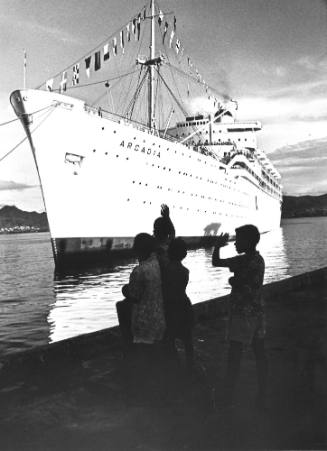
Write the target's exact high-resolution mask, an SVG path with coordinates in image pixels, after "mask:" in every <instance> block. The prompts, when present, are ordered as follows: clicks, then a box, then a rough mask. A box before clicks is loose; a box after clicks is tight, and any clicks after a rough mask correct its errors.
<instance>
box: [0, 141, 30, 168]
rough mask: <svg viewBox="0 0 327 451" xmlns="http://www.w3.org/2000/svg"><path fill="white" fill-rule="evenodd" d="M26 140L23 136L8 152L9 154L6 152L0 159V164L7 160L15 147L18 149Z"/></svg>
mask: <svg viewBox="0 0 327 451" xmlns="http://www.w3.org/2000/svg"><path fill="white" fill-rule="evenodd" d="M26 140H27V136H25V138H23V139H22V140H21V141H20V142H19V143H18V144H16V145H15V146H14V147H13V148H12V149H11V150H9V152H7V153H6V154H5V155H4V156H3V157H1V158H0V163H1V162H2V161H3V160H4V159H5V158H7V157H8V156H9V155H10V154H11V153H12V152H14V150H16V149H17V147H19V146H20V145H21V144H23V142H24V141H26Z"/></svg>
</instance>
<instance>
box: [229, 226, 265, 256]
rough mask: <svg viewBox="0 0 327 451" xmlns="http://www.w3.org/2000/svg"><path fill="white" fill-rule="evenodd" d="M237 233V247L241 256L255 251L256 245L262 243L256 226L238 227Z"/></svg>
mask: <svg viewBox="0 0 327 451" xmlns="http://www.w3.org/2000/svg"><path fill="white" fill-rule="evenodd" d="M235 231H236V240H235V247H236V250H237V252H238V253H239V254H241V253H242V252H249V251H253V250H255V248H256V245H257V244H258V243H259V241H260V232H259V230H258V229H257V227H256V226H254V225H252V224H247V225H244V226H241V227H238V228H237V229H235Z"/></svg>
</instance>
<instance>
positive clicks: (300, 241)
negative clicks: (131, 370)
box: [0, 218, 327, 354]
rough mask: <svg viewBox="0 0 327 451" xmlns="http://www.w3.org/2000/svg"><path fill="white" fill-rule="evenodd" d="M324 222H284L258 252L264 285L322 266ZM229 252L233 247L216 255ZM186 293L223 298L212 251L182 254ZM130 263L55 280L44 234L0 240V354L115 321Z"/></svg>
mask: <svg viewBox="0 0 327 451" xmlns="http://www.w3.org/2000/svg"><path fill="white" fill-rule="evenodd" d="M326 244H327V218H301V219H288V220H284V221H283V223H282V227H281V228H280V229H279V230H276V231H274V232H270V233H267V234H264V235H263V236H262V237H261V241H260V243H259V246H258V249H259V250H260V252H261V253H262V255H263V256H264V258H265V261H266V275H265V282H266V283H268V282H272V281H276V280H280V279H283V278H286V277H290V276H293V275H297V274H300V273H303V272H306V271H311V270H314V269H318V268H321V267H324V266H327V254H326V251H325V249H326ZM234 253H235V250H234V246H233V244H232V243H231V244H229V245H228V246H227V247H226V248H223V249H222V253H221V255H222V257H228V256H231V255H233V254H234ZM184 264H185V266H187V267H188V268H189V269H190V283H189V286H188V290H187V291H188V295H189V297H190V298H191V300H192V302H193V303H197V302H201V301H204V300H207V299H211V298H213V297H216V296H221V295H224V294H227V293H228V292H229V289H230V287H229V285H228V282H227V281H228V277H229V271H228V270H227V269H225V268H213V267H212V266H211V250H210V251H209V250H204V249H199V250H196V251H189V253H188V255H187V257H186V259H185V260H184ZM133 266H134V262H132V261H126V262H124V263H123V264H121V265H119V266H117V267H116V268H114V269H111V270H109V269H106V270H103V269H102V270H101V269H100V268H98V269H96V270H94V269H93V270H92V271H88V272H84V273H74V274H71V275H67V276H65V277H62V278H59V279H55V278H54V264H53V259H52V250H51V246H50V240H49V234H47V233H40V234H20V235H19V234H18V235H0V318H1V327H0V354H3V353H6V354H8V353H12V352H15V351H19V350H24V349H30V348H31V347H33V346H36V345H40V344H45V343H49V342H53V341H58V340H61V339H64V338H68V337H72V336H75V335H79V334H82V333H86V332H93V331H95V330H99V329H103V328H106V327H109V326H112V325H115V324H116V323H117V319H116V311H115V302H116V301H117V300H119V299H122V295H121V287H122V285H123V284H125V283H126V282H127V281H128V277H129V274H130V272H131V270H132V268H133Z"/></svg>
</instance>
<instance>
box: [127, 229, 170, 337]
mask: <svg viewBox="0 0 327 451" xmlns="http://www.w3.org/2000/svg"><path fill="white" fill-rule="evenodd" d="M133 250H134V253H135V255H136V257H137V259H138V261H139V264H138V265H137V266H135V268H134V269H133V271H132V273H131V275H130V278H129V283H128V284H127V285H125V286H124V287H123V289H122V292H123V294H124V296H125V297H126V298H127V299H128V300H129V302H131V303H132V304H133V307H132V319H131V332H132V336H133V343H143V344H153V343H155V342H159V341H161V340H162V338H163V336H164V333H165V329H166V322H165V314H164V305H163V297H162V286H161V273H160V266H159V262H158V259H157V256H156V253H155V240H154V238H153V237H152V236H151V235H149V234H147V233H140V234H138V235H136V237H135V239H134V244H133Z"/></svg>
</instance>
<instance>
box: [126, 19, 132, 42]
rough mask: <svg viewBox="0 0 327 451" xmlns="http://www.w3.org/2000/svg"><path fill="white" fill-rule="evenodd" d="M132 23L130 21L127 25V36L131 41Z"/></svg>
mask: <svg viewBox="0 0 327 451" xmlns="http://www.w3.org/2000/svg"><path fill="white" fill-rule="evenodd" d="M129 27H130V23H128V24H127V25H126V36H127V41H128V42H129V41H130V40H131V31H130V28H129Z"/></svg>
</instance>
